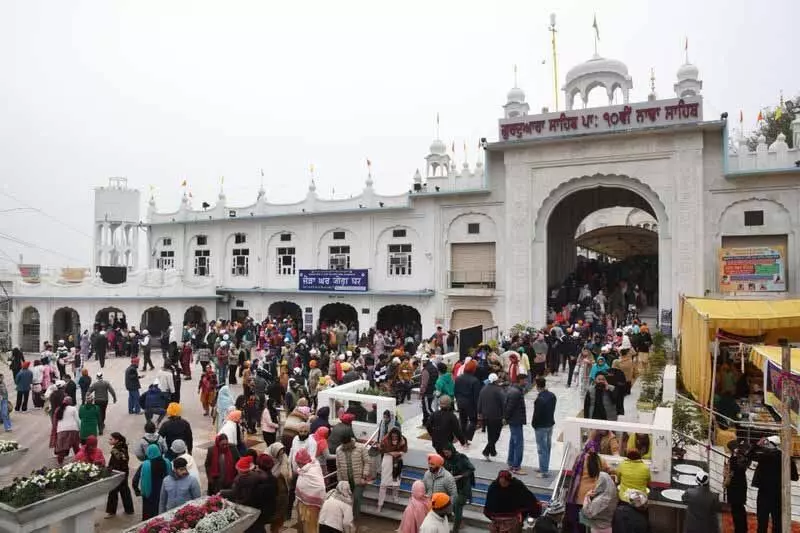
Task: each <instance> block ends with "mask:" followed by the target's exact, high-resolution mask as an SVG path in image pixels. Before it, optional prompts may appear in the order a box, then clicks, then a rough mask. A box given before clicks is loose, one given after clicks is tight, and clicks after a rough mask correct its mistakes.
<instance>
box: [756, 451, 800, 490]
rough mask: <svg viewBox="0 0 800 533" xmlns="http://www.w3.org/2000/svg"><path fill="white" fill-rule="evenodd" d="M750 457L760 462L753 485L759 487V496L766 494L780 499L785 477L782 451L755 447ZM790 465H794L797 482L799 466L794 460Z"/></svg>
mask: <svg viewBox="0 0 800 533" xmlns="http://www.w3.org/2000/svg"><path fill="white" fill-rule="evenodd" d="M749 457H750V458H751V459H754V460H755V461H758V466H756V471H755V473H754V474H753V483H752V485H753V486H754V487H758V492H759V495H761V494H762V493H764V494H774V495H775V497H780V494H781V478H782V477H783V475H782V474H783V468H782V465H781V462H782V459H781V451H780V450H779V449H776V448H766V447H761V446H755V447H753V449H752V450H751V451H750V453H749ZM790 463H791V465H792V471H791V478H792V481H797V477H798V476H797V466H796V465H795V464H794V460H792V461H790Z"/></svg>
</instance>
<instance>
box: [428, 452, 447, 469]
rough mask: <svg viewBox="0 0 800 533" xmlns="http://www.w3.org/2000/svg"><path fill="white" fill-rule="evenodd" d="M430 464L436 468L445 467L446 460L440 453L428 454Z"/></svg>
mask: <svg viewBox="0 0 800 533" xmlns="http://www.w3.org/2000/svg"><path fill="white" fill-rule="evenodd" d="M428 464H431V465H434V466H444V458H443V457H442V456H441V455H439V454H438V453H430V454H428Z"/></svg>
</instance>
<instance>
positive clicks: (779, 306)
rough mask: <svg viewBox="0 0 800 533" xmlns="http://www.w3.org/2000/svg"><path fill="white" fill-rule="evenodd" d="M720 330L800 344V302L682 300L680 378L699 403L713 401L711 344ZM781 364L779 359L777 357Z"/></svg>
mask: <svg viewBox="0 0 800 533" xmlns="http://www.w3.org/2000/svg"><path fill="white" fill-rule="evenodd" d="M717 330H724V331H725V332H727V333H731V334H734V335H742V336H755V335H766V338H765V340H764V342H766V343H767V344H777V343H778V339H779V338H782V337H783V338H787V339H789V341H790V342H797V341H798V340H800V300H714V299H708V298H688V297H687V298H683V300H682V302H681V315H680V334H681V377H682V379H683V384H684V386H685V387H686V390H688V391H689V392H690V393H692V395H693V396H694V397H695V398H696V399H697V401H698V402H700V403H702V404H703V405H708V404H709V400H710V398H711V384H712V379H711V377H712V369H711V366H712V360H711V358H712V355H713V354H712V352H711V341H713V340H714V337H715V335H716V333H717ZM778 361H780V356H779V357H778Z"/></svg>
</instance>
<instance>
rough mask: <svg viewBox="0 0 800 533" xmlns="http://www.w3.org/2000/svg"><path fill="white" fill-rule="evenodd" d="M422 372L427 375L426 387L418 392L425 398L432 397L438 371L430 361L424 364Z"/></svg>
mask: <svg viewBox="0 0 800 533" xmlns="http://www.w3.org/2000/svg"><path fill="white" fill-rule="evenodd" d="M424 371H425V372H427V373H428V385H427V387H425V390H424V391H420V392H422V394H424V395H425V396H433V392H434V390H435V389H436V380H437V379H439V370H438V369H437V368H436V365H434V364H433V362H432V361H428V362H427V363H426V364H425V369H424Z"/></svg>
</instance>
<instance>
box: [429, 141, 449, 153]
mask: <svg viewBox="0 0 800 533" xmlns="http://www.w3.org/2000/svg"><path fill="white" fill-rule="evenodd" d="M431 153H432V154H435V155H444V154H446V153H447V146H445V144H444V142H443V141H441V140H439V139H436V140H435V141H433V142H432V143H431Z"/></svg>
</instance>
